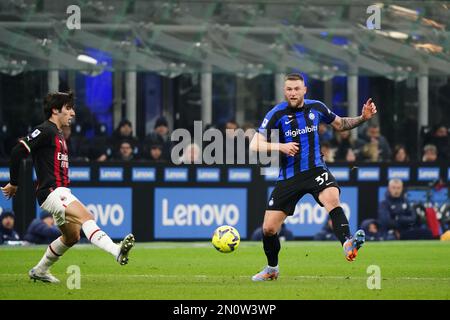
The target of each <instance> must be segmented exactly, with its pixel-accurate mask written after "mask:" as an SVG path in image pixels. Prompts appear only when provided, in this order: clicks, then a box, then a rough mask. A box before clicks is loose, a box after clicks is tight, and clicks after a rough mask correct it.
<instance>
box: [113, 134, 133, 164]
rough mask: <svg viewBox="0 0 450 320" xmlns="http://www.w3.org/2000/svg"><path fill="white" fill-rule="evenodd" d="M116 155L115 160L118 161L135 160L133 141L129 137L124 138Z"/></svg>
mask: <svg viewBox="0 0 450 320" xmlns="http://www.w3.org/2000/svg"><path fill="white" fill-rule="evenodd" d="M115 154H116V157H115V158H114V160H117V161H132V160H135V156H134V151H133V146H132V145H131V142H130V141H128V140H127V139H125V140H123V141H122V142H121V143H120V144H119V149H118V150H117V152H115Z"/></svg>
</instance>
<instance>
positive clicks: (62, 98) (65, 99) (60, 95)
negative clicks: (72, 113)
mask: <svg viewBox="0 0 450 320" xmlns="http://www.w3.org/2000/svg"><path fill="white" fill-rule="evenodd" d="M73 104H74V97H73V92H72V91H69V92H52V93H49V94H47V96H46V97H45V99H44V114H45V117H46V119H49V118H50V117H51V116H52V109H57V110H58V111H61V109H62V107H63V106H65V105H68V106H70V107H73Z"/></svg>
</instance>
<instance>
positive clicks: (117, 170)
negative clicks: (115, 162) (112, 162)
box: [99, 167, 123, 181]
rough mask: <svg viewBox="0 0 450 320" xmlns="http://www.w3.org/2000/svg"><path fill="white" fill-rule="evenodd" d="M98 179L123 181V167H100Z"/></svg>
mask: <svg viewBox="0 0 450 320" xmlns="http://www.w3.org/2000/svg"><path fill="white" fill-rule="evenodd" d="M99 180H100V181H123V168H121V167H114V168H113V167H101V168H100V173H99Z"/></svg>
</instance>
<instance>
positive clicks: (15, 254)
mask: <svg viewBox="0 0 450 320" xmlns="http://www.w3.org/2000/svg"><path fill="white" fill-rule="evenodd" d="M44 250H45V246H34V247H5V246H3V247H0V300H5V299H158V300H165V299H174V300H175V299H181V300H197V299H203V300H236V299H237V300H239V299H245V300H254V299H264V300H274V299H275V300H276V299H283V300H286V299H287V300H291V299H348V297H349V296H351V297H352V299H449V298H450V243H449V242H439V241H421V242H419V241H405V242H378V243H376V242H368V243H366V244H365V245H364V247H363V248H362V249H361V251H360V252H359V255H358V257H357V259H356V261H354V262H351V263H350V262H347V261H346V260H345V258H344V256H343V252H342V249H341V247H340V246H339V244H338V243H337V242H306V241H292V242H283V243H282V250H281V252H280V278H279V279H278V280H277V281H271V282H258V283H254V282H252V281H251V276H252V275H253V274H254V273H256V272H258V271H259V270H260V269H261V268H262V267H263V266H264V265H265V262H266V260H265V256H264V252H263V250H262V244H261V243H259V242H248V241H243V242H241V244H240V247H239V248H238V250H237V251H236V252H233V253H230V254H223V253H219V252H217V251H216V250H215V249H214V248H213V247H212V245H211V244H210V243H209V242H185V243H180V242H177V243H169V242H154V243H138V244H137V245H136V247H135V248H134V249H133V251H132V252H131V254H130V262H129V264H128V265H126V266H119V265H118V264H117V263H116V262H115V261H114V259H113V258H112V257H111V256H110V255H109V254H107V253H105V252H102V251H101V250H100V249H97V248H95V247H94V246H92V245H77V246H75V247H74V248H73V249H71V250H70V251H68V252H67V253H66V254H65V255H64V256H63V257H62V258H61V259H60V261H59V262H58V263H57V264H56V265H55V266H54V267H53V268H52V273H53V274H54V275H55V276H57V277H58V278H59V279H60V280H61V283H60V284H57V285H54V284H46V283H41V282H33V281H31V280H30V279H29V278H28V276H27V271H28V270H29V269H30V268H31V267H32V266H33V265H35V264H36V263H37V261H39V259H40V258H41V256H42V254H43V252H44ZM71 265H77V266H79V268H80V271H81V278H80V284H81V288H80V289H68V287H67V280H68V278H69V276H70V274H68V273H67V270H68V267H69V266H71ZM371 265H376V266H379V267H380V272H381V282H380V283H381V289H379V290H377V289H374V290H369V289H368V287H367V282H368V277H370V276H372V275H373V273H368V272H367V269H368V267H369V266H371Z"/></svg>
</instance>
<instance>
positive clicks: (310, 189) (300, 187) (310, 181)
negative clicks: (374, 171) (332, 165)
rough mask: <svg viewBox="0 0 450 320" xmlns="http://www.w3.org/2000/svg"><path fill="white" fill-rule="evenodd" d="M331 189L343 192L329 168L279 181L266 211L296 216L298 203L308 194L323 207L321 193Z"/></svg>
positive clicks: (310, 171) (321, 168) (314, 170)
mask: <svg viewBox="0 0 450 320" xmlns="http://www.w3.org/2000/svg"><path fill="white" fill-rule="evenodd" d="M329 187H336V188H338V189H339V193H340V192H341V189H340V188H339V185H338V184H337V182H336V179H335V178H334V176H333V175H332V174H331V172H330V171H329V170H328V169H327V168H323V167H317V168H314V169H311V170H308V171H305V172H301V173H299V174H296V175H295V176H293V177H292V178H290V179H286V180H280V181H277V183H276V185H275V189H273V191H272V194H271V195H270V198H269V202H268V203H267V209H266V210H276V211H283V212H284V213H285V214H287V215H288V216H291V215H293V214H294V210H295V205H296V204H297V202H298V201H299V200H300V199H301V198H302V197H303V196H304V195H305V194H307V193H310V194H311V195H312V196H313V197H314V199H315V200H316V201H317V203H318V204H319V205H320V206H321V207H323V204H322V203H321V202H320V201H319V193H320V192H321V191H322V190H324V189H326V188H329Z"/></svg>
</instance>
